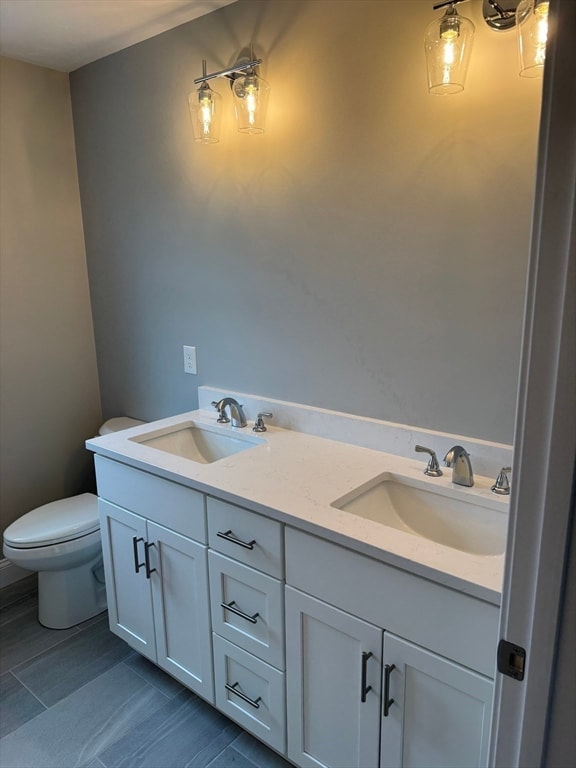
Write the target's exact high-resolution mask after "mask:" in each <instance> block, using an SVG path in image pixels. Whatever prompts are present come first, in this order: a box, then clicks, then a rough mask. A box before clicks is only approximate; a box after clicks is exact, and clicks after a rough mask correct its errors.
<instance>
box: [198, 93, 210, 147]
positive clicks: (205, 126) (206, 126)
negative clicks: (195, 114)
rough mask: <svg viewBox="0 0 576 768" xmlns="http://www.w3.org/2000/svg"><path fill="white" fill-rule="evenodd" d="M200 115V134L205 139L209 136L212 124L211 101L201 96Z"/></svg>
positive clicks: (204, 95)
mask: <svg viewBox="0 0 576 768" xmlns="http://www.w3.org/2000/svg"><path fill="white" fill-rule="evenodd" d="M200 114H201V118H200V119H201V121H202V134H203V135H204V137H205V138H208V137H209V136H210V125H211V124H212V99H210V97H208V96H206V94H203V95H201V96H200Z"/></svg>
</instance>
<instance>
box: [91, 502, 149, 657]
mask: <svg viewBox="0 0 576 768" xmlns="http://www.w3.org/2000/svg"><path fill="white" fill-rule="evenodd" d="M98 510H99V513H100V531H101V535H102V551H103V555H104V571H105V574H106V597H107V600H108V619H109V622H110V629H111V630H112V632H114V633H115V634H117V635H118V636H119V637H121V638H122V639H123V640H125V641H126V642H127V643H128V644H129V645H131V646H132V648H134V649H135V650H137V651H138V652H139V653H141V654H142V655H144V656H148V658H150V659H152V660H155V659H156V643H155V637H154V617H153V613H152V592H151V589H150V581H149V580H148V579H147V578H146V570H145V566H144V544H145V542H146V521H145V520H144V519H143V518H142V517H140V516H139V515H135V514H134V513H133V512H128V511H127V510H126V509H122V508H121V507H116V506H115V505H114V504H109V503H108V502H107V501H102V499H99V500H98Z"/></svg>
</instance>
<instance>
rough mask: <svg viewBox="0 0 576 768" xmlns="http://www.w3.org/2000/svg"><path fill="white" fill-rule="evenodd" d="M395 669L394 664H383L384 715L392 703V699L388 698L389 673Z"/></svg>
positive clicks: (386, 715)
mask: <svg viewBox="0 0 576 768" xmlns="http://www.w3.org/2000/svg"><path fill="white" fill-rule="evenodd" d="M395 669H396V665H395V664H385V665H384V712H383V715H384V717H388V714H389V713H390V707H391V706H392V704H394V699H391V698H390V674H391V673H392V672H393V671H394V670H395Z"/></svg>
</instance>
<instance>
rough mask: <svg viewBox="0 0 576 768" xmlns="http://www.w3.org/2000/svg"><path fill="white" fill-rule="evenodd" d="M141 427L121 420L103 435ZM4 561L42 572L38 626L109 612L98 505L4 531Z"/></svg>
mask: <svg viewBox="0 0 576 768" xmlns="http://www.w3.org/2000/svg"><path fill="white" fill-rule="evenodd" d="M142 423H143V422H141V421H137V420H136V419H129V418H126V417H119V418H115V419H110V420H109V421H107V422H106V423H105V424H104V425H103V426H102V427H101V428H100V431H99V433H100V434H101V435H104V434H109V433H111V432H117V431H119V430H121V429H127V428H129V427H134V426H137V425H138V424H142ZM4 556H5V557H6V558H7V559H8V560H10V562H12V563H14V565H18V566H19V567H20V568H24V569H26V570H29V571H37V572H38V620H39V621H40V624H43V625H44V626H45V627H49V628H50V629H67V628H68V627H72V626H74V625H75V624H80V623H81V622H83V621H86V620H87V619H90V618H92V617H93V616H96V615H97V614H99V613H102V611H104V610H106V587H105V584H104V569H103V565H102V544H101V539H100V522H99V519H98V499H97V497H96V496H95V495H94V494H93V493H82V494H80V495H79V496H71V497H70V498H67V499H60V500H59V501H53V502H50V503H49V504H44V505H43V506H41V507H37V508H36V509H33V510H31V511H30V512H27V513H26V514H25V515H22V517H20V518H19V519H18V520H16V521H14V522H13V523H12V524H11V525H9V526H8V528H6V530H5V531H4Z"/></svg>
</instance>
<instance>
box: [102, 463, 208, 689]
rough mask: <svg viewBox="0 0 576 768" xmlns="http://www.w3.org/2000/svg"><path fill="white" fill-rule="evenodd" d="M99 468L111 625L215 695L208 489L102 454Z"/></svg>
mask: <svg viewBox="0 0 576 768" xmlns="http://www.w3.org/2000/svg"><path fill="white" fill-rule="evenodd" d="M96 473H97V481H98V493H99V502H98V504H99V512H100V522H101V534H102V549H103V555H104V568H105V573H106V590H107V599H108V611H109V621H110V628H111V630H112V631H113V632H115V633H116V634H117V635H119V636H120V637H121V638H122V639H123V640H125V641H126V642H127V643H128V644H129V645H131V646H132V647H133V648H134V649H135V650H137V651H139V652H140V653H141V654H143V655H144V656H147V657H148V658H150V659H151V660H152V661H154V662H156V663H157V664H158V665H159V666H160V667H162V668H163V669H165V670H166V671H167V672H169V673H170V674H171V675H172V676H173V677H175V678H177V679H178V680H180V681H181V682H182V683H184V684H185V685H186V686H187V687H188V688H190V689H191V690H193V691H195V692H196V693H199V694H200V695H201V696H203V697H204V698H205V699H207V700H209V701H213V700H214V686H213V675H212V643H211V632H210V608H209V600H208V568H207V547H206V519H205V500H204V496H203V495H202V494H200V493H198V492H196V491H194V490H192V489H190V488H186V487H184V486H181V485H178V484H176V483H172V482H170V481H168V480H164V479H162V478H158V477H154V476H153V475H149V474H147V473H145V472H141V471H140V470H137V469H134V468H132V467H128V466H125V465H123V464H119V463H117V462H113V461H109V460H107V459H105V458H102V457H100V456H97V457H96ZM159 520H161V521H162V524H160V523H159V522H158V521H159Z"/></svg>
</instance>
